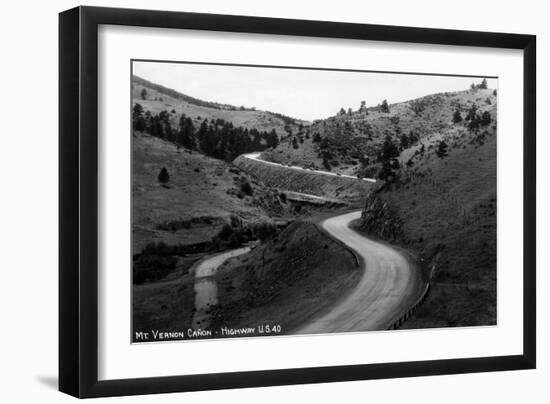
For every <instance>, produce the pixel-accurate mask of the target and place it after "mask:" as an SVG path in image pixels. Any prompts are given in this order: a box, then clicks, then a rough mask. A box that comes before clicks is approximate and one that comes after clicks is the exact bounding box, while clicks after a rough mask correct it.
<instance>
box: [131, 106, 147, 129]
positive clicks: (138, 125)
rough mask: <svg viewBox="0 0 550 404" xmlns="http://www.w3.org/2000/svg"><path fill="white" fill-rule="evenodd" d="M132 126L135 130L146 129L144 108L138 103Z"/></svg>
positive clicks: (133, 113)
mask: <svg viewBox="0 0 550 404" xmlns="http://www.w3.org/2000/svg"><path fill="white" fill-rule="evenodd" d="M132 126H133V128H134V129H135V130H144V129H145V118H144V117H143V107H142V106H141V105H140V104H138V103H136V105H134V108H133V109H132Z"/></svg>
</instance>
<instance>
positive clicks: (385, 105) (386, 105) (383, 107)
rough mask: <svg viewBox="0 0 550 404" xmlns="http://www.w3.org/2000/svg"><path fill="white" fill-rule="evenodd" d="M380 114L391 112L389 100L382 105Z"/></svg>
mask: <svg viewBox="0 0 550 404" xmlns="http://www.w3.org/2000/svg"><path fill="white" fill-rule="evenodd" d="M380 112H384V113H389V112H390V107H389V105H388V101H387V100H384V101H382V105H380Z"/></svg>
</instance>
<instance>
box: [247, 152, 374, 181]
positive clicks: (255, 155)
mask: <svg viewBox="0 0 550 404" xmlns="http://www.w3.org/2000/svg"><path fill="white" fill-rule="evenodd" d="M260 155H261V153H248V154H242V156H243V157H244V158H247V159H250V160H255V161H259V162H261V163H264V164H269V165H271V166H278V167H283V168H291V169H294V170H302V171H307V172H310V173H315V174H322V175H332V176H335V177H342V178H350V179H353V180H359V179H361V180H363V181H367V182H376V180H375V179H374V178H359V177H355V176H353V175H347V174H340V175H338V174H336V173H333V172H330V171H323V170H313V169H311V170H310V169H307V168H303V167H300V166H286V165H284V164H279V163H274V162H272V161H266V160H262V159H260Z"/></svg>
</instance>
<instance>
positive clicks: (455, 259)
mask: <svg viewBox="0 0 550 404" xmlns="http://www.w3.org/2000/svg"><path fill="white" fill-rule="evenodd" d="M446 141H447V143H449V144H450V145H451V147H450V152H449V156H448V157H445V158H442V159H440V158H438V157H436V156H435V152H434V149H428V148H427V151H426V153H425V155H424V156H420V155H417V156H416V157H415V158H414V162H415V163H414V165H413V167H412V168H411V169H409V170H408V171H407V173H404V174H403V177H404V178H405V180H404V182H405V183H404V184H403V185H401V186H392V187H389V190H386V191H383V192H380V193H379V194H378V195H376V196H372V197H371V198H369V199H368V201H367V205H366V209H365V211H364V215H363V223H362V228H363V230H364V231H366V232H368V233H370V234H374V235H375V236H378V237H381V238H383V239H386V240H390V241H392V242H394V243H397V244H400V245H402V246H404V247H406V248H407V249H409V250H412V251H413V252H415V253H416V254H417V255H418V256H419V257H421V259H422V260H423V261H422V263H423V266H424V272H425V273H424V274H425V276H426V278H429V276H430V273H431V271H432V270H433V276H434V277H433V279H432V286H433V288H432V290H431V292H430V295H429V297H428V299H427V301H426V302H425V303H424V304H423V305H421V306H420V308H419V310H418V311H417V312H416V314H415V315H414V316H413V317H412V318H411V319H410V320H408V321H407V322H406V323H405V325H404V328H422V327H438V326H465V325H487V324H495V323H496V133H495V129H494V128H491V129H490V130H489V133H488V134H485V136H483V135H482V134H474V133H470V132H469V131H466V130H463V129H462V128H461V127H460V126H459V127H455V128H454V129H453V130H451V131H449V133H447V134H446Z"/></svg>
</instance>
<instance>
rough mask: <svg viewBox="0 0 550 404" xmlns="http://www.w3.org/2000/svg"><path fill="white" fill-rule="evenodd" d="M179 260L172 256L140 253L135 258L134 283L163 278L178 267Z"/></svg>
mask: <svg viewBox="0 0 550 404" xmlns="http://www.w3.org/2000/svg"><path fill="white" fill-rule="evenodd" d="M177 261H178V260H177V258H176V257H172V256H162V255H146V254H140V255H139V256H137V258H135V259H134V264H133V283H134V284H136V285H139V284H142V283H145V282H154V281H157V280H159V279H162V278H164V277H165V276H166V275H168V274H169V273H170V272H172V271H173V270H174V269H175V268H176V263H177Z"/></svg>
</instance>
